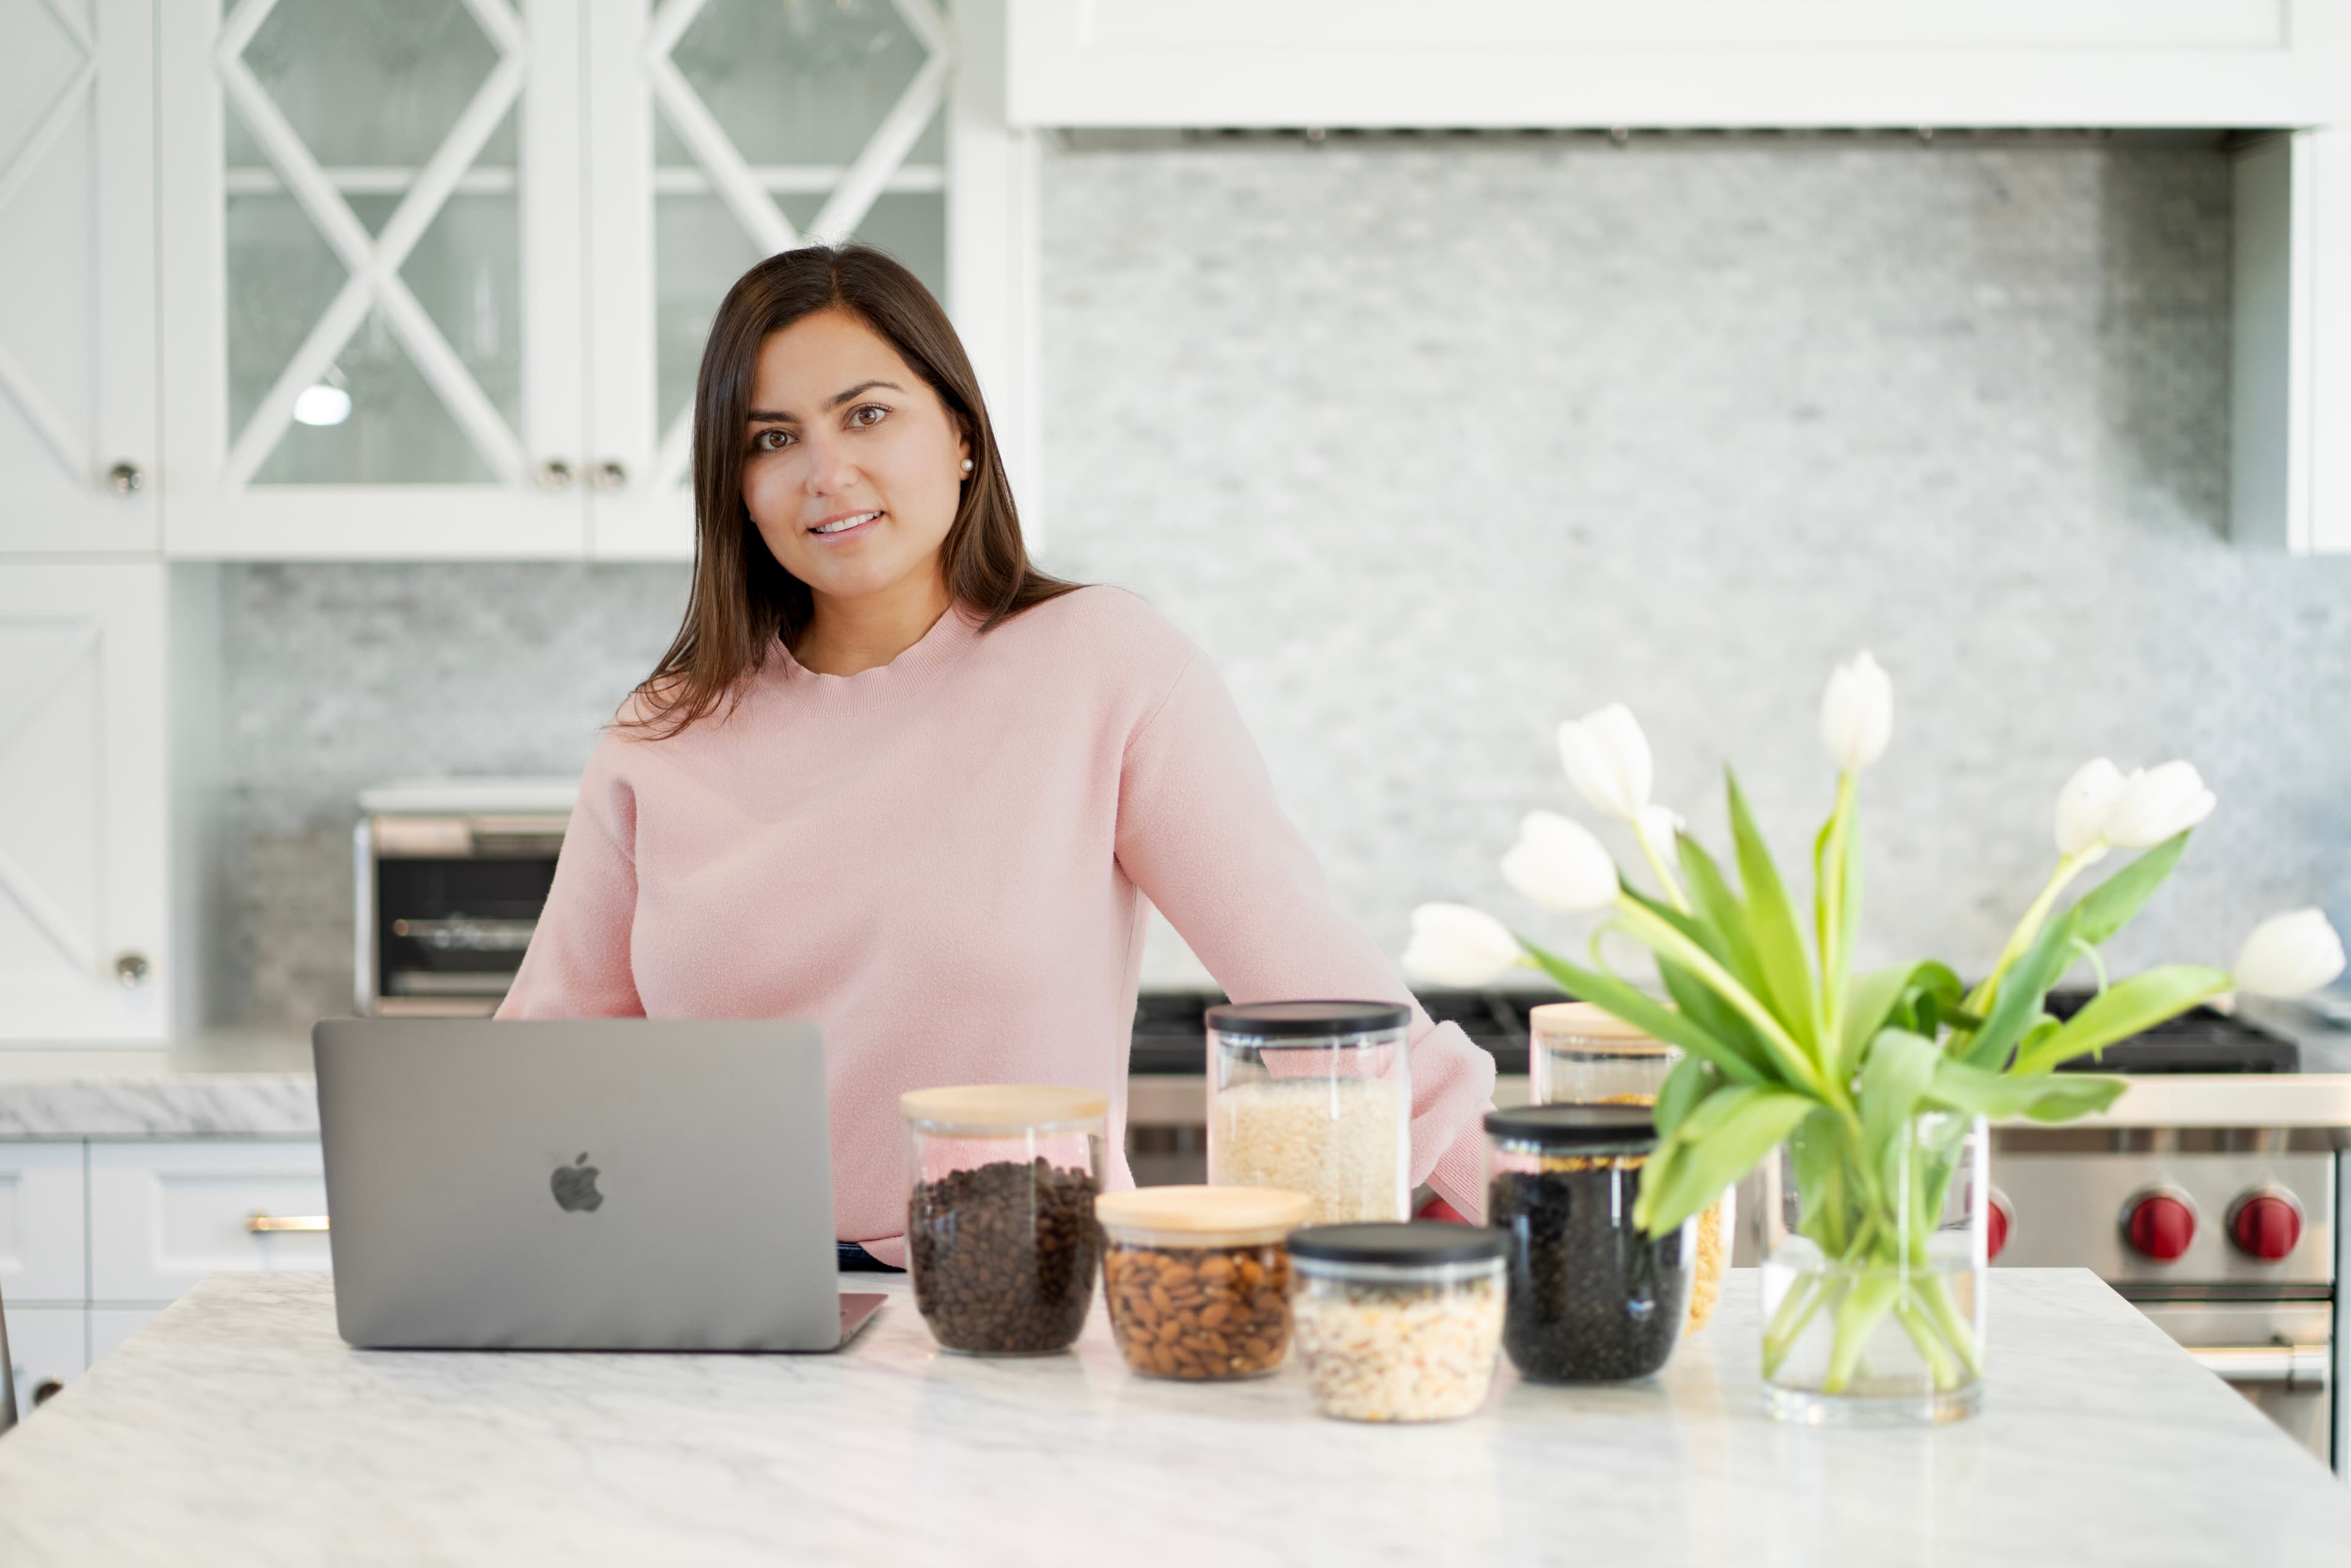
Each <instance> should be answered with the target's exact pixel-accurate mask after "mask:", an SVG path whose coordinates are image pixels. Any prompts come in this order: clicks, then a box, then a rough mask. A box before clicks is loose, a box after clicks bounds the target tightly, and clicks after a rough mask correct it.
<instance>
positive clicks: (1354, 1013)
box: [1207, 1001, 1412, 1040]
mask: <svg viewBox="0 0 2351 1568" xmlns="http://www.w3.org/2000/svg"><path fill="white" fill-rule="evenodd" d="M1207 1019H1208V1027H1209V1028H1210V1029H1212V1030H1216V1032H1217V1033H1218V1034H1229V1035H1236V1036H1240V1037H1243V1038H1246V1039H1249V1040H1329V1039H1331V1038H1332V1037H1333V1036H1336V1035H1345V1034H1376V1033H1378V1032H1380V1031H1381V1030H1391V1029H1403V1028H1404V1027H1405V1025H1407V1024H1409V1023H1411V1022H1412V1009H1410V1008H1408V1007H1406V1006H1405V1005H1404V1004H1403V1003H1402V1002H1335V1001H1315V1002H1219V1003H1218V1004H1217V1006H1215V1007H1213V1008H1210V1009H1208V1013H1207Z"/></svg>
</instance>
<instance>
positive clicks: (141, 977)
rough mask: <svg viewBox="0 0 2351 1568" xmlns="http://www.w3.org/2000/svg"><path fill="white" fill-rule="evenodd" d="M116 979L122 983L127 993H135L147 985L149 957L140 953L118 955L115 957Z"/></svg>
mask: <svg viewBox="0 0 2351 1568" xmlns="http://www.w3.org/2000/svg"><path fill="white" fill-rule="evenodd" d="M114 977H115V978H116V979H118V980H120V981H121V982H122V988H123V989H124V990H126V991H135V990H137V989H138V988H140V987H141V986H143V985H145V984H146V983H147V955H146V954H144V953H138V952H124V953H117V954H116V955H115V956H114Z"/></svg>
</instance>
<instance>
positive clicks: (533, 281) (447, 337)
mask: <svg viewBox="0 0 2351 1568" xmlns="http://www.w3.org/2000/svg"><path fill="white" fill-rule="evenodd" d="M8 3H10V0H0V5H5V4H8ZM162 26H163V32H162V41H161V59H162V115H163V122H164V124H165V125H167V126H170V127H172V134H171V135H170V136H169V137H168V138H167V139H166V140H165V142H164V145H163V150H162V176H163V191H164V200H163V207H162V210H163V239H164V249H165V253H166V254H167V255H169V256H171V257H172V264H171V265H170V266H169V267H165V268H164V269H163V329H164V334H165V336H164V339H163V350H164V352H163V361H162V370H163V384H164V394H165V413H164V418H163V428H164V432H165V435H166V439H167V441H168V442H169V444H170V450H169V452H168V454H167V457H168V461H167V464H166V472H165V475H164V484H163V507H162V517H163V525H162V526H163V532H164V548H165V549H166V550H167V551H168V552H169V553H171V554H172V555H175V556H182V557H259V558H287V557H305V556H311V557H410V558H417V557H425V558H432V557H440V558H451V557H517V556H522V557H528V556H543V557H554V556H579V555H582V554H592V555H596V556H602V557H637V558H646V557H655V558H671V559H685V558H686V557H688V556H690V555H691V553H692V551H693V527H692V518H693V504H692V498H691V496H690V493H689V490H688V486H687V478H688V475H689V473H690V470H691V465H692V452H691V436H692V419H691V413H692V406H693V393H694V382H695V372H696V371H697V369H698V368H699V365H700V361H701V355H702V345H703V339H704V336H705V333H706V331H707V329H708V327H709V323H710V320H711V318H712V316H713V314H714V313H715V311H716V308H717V305H718V301H719V299H720V298H721V296H722V295H723V294H724V293H725V292H726V288H727V287H728V286H729V285H730V284H732V283H733V282H734V281H735V279H736V278H737V277H739V276H740V275H741V274H742V273H743V271H744V270H745V269H746V268H747V267H750V266H751V265H752V264H753V263H755V262H757V261H758V259H759V258H760V257H762V256H768V255H771V254H773V253H774V252H776V251H778V250H783V249H788V248H789V247H791V246H796V245H800V244H805V243H808V242H809V241H810V240H815V239H827V240H835V241H838V240H842V239H848V238H857V239H862V240H866V241H869V242H871V243H873V244H876V245H879V246H883V248H885V249H887V250H889V251H891V252H892V253H893V254H894V255H896V256H898V257H899V258H900V259H902V260H904V261H905V262H906V263H907V264H908V265H910V266H911V267H913V268H914V271H915V272H916V273H918V274H919V275H921V277H923V278H924V280H925V282H926V283H928V284H929V285H930V286H931V287H932V288H933V289H934V290H935V291H936V292H937V293H939V294H940V295H941V297H942V298H945V297H946V293H947V283H948V279H947V277H946V272H947V265H946V257H947V252H948V249H949V246H948V240H947V215H946V214H947V186H948V169H949V164H950V158H949V155H948V141H949V140H950V136H949V131H948V120H949V116H948V114H947V112H946V106H947V99H948V96H949V91H948V89H949V84H950V82H951V80H952V70H953V63H954V59H955V55H956V47H955V43H954V39H953V37H952V34H951V31H950V28H949V26H948V24H947V21H946V17H945V16H944V15H943V14H942V12H941V11H940V9H939V8H938V6H937V5H935V4H934V3H933V0H664V3H662V4H658V5H654V4H650V3H649V0H382V3H378V4H371V5H366V6H363V7H358V8H354V7H352V6H350V5H348V4H346V3H344V0H228V3H227V4H226V5H217V4H214V3H212V0H193V3H190V4H185V5H180V4H167V5H164V6H163V23H162ZM1000 125H1001V110H1000V109H999V110H998V127H999V128H1000ZM998 140H999V141H1000V140H1001V134H1000V130H999V133H998ZM1002 297H1003V296H1002V294H1001V292H1000V291H999V292H998V293H996V294H991V295H990V296H989V299H990V301H991V302H994V301H995V300H997V299H998V298H1002ZM999 335H1000V334H999Z"/></svg>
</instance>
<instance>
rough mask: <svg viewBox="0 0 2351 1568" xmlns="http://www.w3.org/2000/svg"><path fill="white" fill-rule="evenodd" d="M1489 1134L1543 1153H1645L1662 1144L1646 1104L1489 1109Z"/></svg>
mask: <svg viewBox="0 0 2351 1568" xmlns="http://www.w3.org/2000/svg"><path fill="white" fill-rule="evenodd" d="M1486 1131H1487V1133H1488V1134H1489V1135H1491V1136H1493V1137H1496V1138H1499V1139H1501V1140H1503V1141H1505V1142H1507V1143H1512V1144H1528V1145H1533V1146H1534V1147H1536V1148H1539V1149H1562V1150H1570V1149H1572V1150H1579V1151H1584V1150H1603V1149H1604V1150H1609V1151H1611V1152H1615V1153H1632V1154H1643V1153H1646V1152H1647V1151H1648V1150H1651V1149H1654V1148H1656V1146H1657V1120H1656V1114H1655V1113H1653V1112H1652V1111H1651V1110H1650V1108H1649V1107H1648V1106H1646V1105H1529V1106H1527V1107H1526V1108H1525V1109H1523V1110H1519V1111H1489V1112H1488V1113H1486Z"/></svg>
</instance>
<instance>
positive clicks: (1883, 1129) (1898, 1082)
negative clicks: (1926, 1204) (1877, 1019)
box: [1860, 1029, 1943, 1166]
mask: <svg viewBox="0 0 2351 1568" xmlns="http://www.w3.org/2000/svg"><path fill="white" fill-rule="evenodd" d="M1942 1060H1943V1053H1942V1052H1941V1051H1937V1050H1936V1049H1935V1042H1934V1041H1933V1040H1923V1039H1921V1038H1920V1037H1918V1036H1917V1035H1915V1034H1910V1033H1908V1032H1907V1031H1905V1030H1898V1029H1889V1030H1882V1031H1880V1032H1879V1034H1878V1036H1877V1038H1876V1040H1872V1041H1870V1044H1869V1055H1868V1057H1867V1058H1866V1059H1865V1061H1863V1062H1862V1064H1861V1103H1860V1109H1861V1141H1862V1157H1863V1158H1865V1159H1866V1160H1867V1161H1868V1162H1869V1163H1870V1164H1871V1165H1872V1166H1879V1165H1883V1164H1884V1163H1885V1161H1886V1152H1887V1151H1888V1150H1890V1149H1891V1148H1892V1147H1893V1146H1894V1140H1895V1137H1896V1134H1899V1133H1900V1132H1901V1131H1902V1129H1903V1127H1904V1126H1905V1125H1907V1124H1908V1123H1909V1120H1910V1118H1911V1116H1912V1114H1913V1113H1916V1112H1917V1109H1918V1100H1919V1097H1920V1096H1921V1095H1923V1094H1925V1093H1926V1092H1927V1085H1928V1083H1929V1082H1932V1081H1933V1080H1934V1077H1935V1069H1936V1067H1937V1066H1938V1064H1939V1063H1940V1062H1941V1061H1942Z"/></svg>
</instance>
